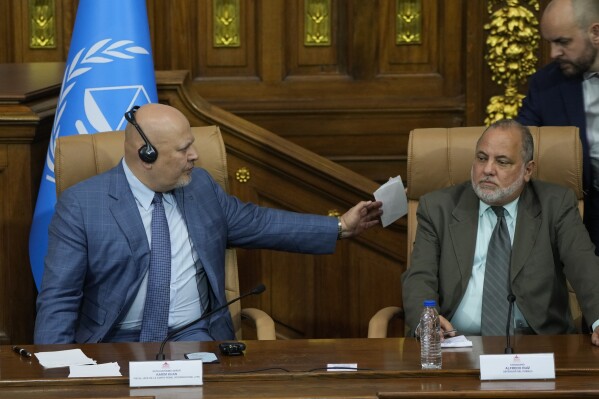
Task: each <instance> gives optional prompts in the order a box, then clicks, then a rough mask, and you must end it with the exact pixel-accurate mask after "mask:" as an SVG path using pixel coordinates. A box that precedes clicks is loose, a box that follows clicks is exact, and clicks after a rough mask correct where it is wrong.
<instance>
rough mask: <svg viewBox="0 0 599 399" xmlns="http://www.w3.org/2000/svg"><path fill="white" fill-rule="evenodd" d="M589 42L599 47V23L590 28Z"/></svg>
mask: <svg viewBox="0 0 599 399" xmlns="http://www.w3.org/2000/svg"><path fill="white" fill-rule="evenodd" d="M589 40H590V41H591V43H592V44H593V46H595V47H599V22H595V23H594V24H592V25H591V26H590V27H589Z"/></svg>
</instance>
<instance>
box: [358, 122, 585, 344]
mask: <svg viewBox="0 0 599 399" xmlns="http://www.w3.org/2000/svg"><path fill="white" fill-rule="evenodd" d="M484 129H485V127H484V126H479V127H455V128H437V129H415V130H413V131H412V132H410V139H409V143H408V176H407V185H408V191H407V196H408V215H407V217H408V237H407V238H408V246H407V247H408V253H407V267H410V262H411V259H410V258H411V254H412V248H413V246H414V240H415V237H416V227H417V223H418V221H417V219H416V209H417V208H418V201H419V199H420V197H421V196H422V195H424V194H426V193H428V192H431V191H434V190H438V189H441V188H444V187H449V186H452V185H455V184H459V183H461V182H464V181H467V180H470V169H471V167H472V161H473V159H474V151H475V147H476V141H477V140H478V138H479V137H480V135H481V134H482V132H483V131H484ZM530 130H531V133H532V136H533V138H534V144H535V153H534V159H535V160H536V168H535V171H534V174H533V178H535V179H540V180H545V181H550V182H554V183H557V184H561V185H564V186H566V187H569V188H571V189H572V190H573V191H574V193H575V194H576V196H577V198H578V204H579V209H580V212H581V214H582V211H583V191H582V147H581V144H580V140H579V137H578V128H576V127H561V126H560V127H531V128H530ZM569 288H570V310H571V312H572V317H574V321H575V322H576V324H577V326H578V327H579V330H580V328H581V327H582V312H581V310H580V308H579V306H578V301H577V300H576V295H575V294H574V291H573V290H572V288H571V287H569ZM395 317H403V310H402V309H401V308H399V307H396V306H390V307H387V308H384V309H381V310H379V311H378V312H377V313H376V314H375V315H374V316H373V317H372V318H371V319H370V323H369V326H368V337H369V338H382V337H386V336H387V329H388V324H389V321H390V320H391V319H393V318H395Z"/></svg>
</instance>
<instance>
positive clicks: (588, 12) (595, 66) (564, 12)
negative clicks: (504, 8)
mask: <svg viewBox="0 0 599 399" xmlns="http://www.w3.org/2000/svg"><path fill="white" fill-rule="evenodd" d="M541 33H542V35H543V38H544V39H545V40H547V41H549V42H550V44H551V58H552V59H553V60H554V62H553V63H551V64H550V65H547V66H546V67H544V68H543V69H541V70H539V71H538V72H537V73H535V74H534V75H533V76H532V77H531V79H530V82H529V91H528V94H527V96H526V98H525V99H524V101H523V104H522V108H521V109H520V112H519V114H518V117H517V120H518V122H520V123H522V124H523V125H528V126H577V127H578V128H579V130H580V140H581V142H582V149H583V185H584V190H585V209H584V223H585V226H586V228H587V230H588V231H589V234H590V236H591V240H592V241H593V243H594V244H595V247H596V250H595V252H596V253H597V254H598V255H599V76H597V72H599V56H598V55H597V54H598V49H599V1H597V0H575V1H574V0H553V1H551V2H550V3H549V4H548V5H547V7H546V9H545V11H544V13H543V16H542V19H541Z"/></svg>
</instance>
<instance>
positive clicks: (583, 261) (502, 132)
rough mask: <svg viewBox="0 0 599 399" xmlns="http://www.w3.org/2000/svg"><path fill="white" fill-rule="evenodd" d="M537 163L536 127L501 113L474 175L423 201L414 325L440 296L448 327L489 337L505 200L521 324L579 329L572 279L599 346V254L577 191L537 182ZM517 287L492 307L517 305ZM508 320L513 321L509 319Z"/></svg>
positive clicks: (411, 305) (480, 148)
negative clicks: (490, 294)
mask: <svg viewBox="0 0 599 399" xmlns="http://www.w3.org/2000/svg"><path fill="white" fill-rule="evenodd" d="M534 166H535V164H534V161H533V140H532V136H531V134H530V132H529V130H528V128H526V127H524V126H522V125H520V124H519V123H518V122H515V121H511V120H506V121H500V122H497V123H495V124H493V125H491V126H490V127H489V128H488V129H487V130H486V131H485V132H484V133H483V134H482V136H481V137H480V139H479V140H478V143H477V145H476V153H475V156H474V162H473V164H472V172H471V176H472V178H471V181H470V182H465V183H462V184H459V185H456V186H452V187H448V188H446V189H442V190H439V191H436V192H432V193H429V194H427V195H425V196H423V197H422V198H421V199H420V203H419V206H418V211H417V217H418V229H417V232H416V240H415V244H414V251H413V253H412V264H411V267H410V268H409V269H408V270H407V271H406V272H405V273H404V275H403V276H402V286H403V304H404V309H405V314H406V322H407V324H408V325H409V326H410V327H411V328H412V329H414V328H415V327H416V326H417V324H418V320H419V316H420V312H421V310H422V303H423V301H424V300H425V299H436V300H437V302H438V304H439V314H440V315H441V326H442V329H444V330H446V331H449V330H453V329H454V328H455V329H457V330H458V331H459V332H460V333H462V334H466V335H481V331H483V330H482V328H483V324H484V323H482V320H484V319H485V317H486V316H487V314H486V313H485V312H483V309H484V306H483V302H484V298H483V297H484V296H485V295H486V293H483V292H484V288H483V287H484V286H485V269H486V268H489V264H487V261H488V259H493V260H495V259H496V258H498V257H499V256H498V255H496V253H494V255H493V256H489V257H487V250H488V249H489V242H490V241H491V235H492V234H493V231H494V229H495V225H496V224H497V223H498V222H497V221H498V220H499V217H498V216H497V217H496V215H495V213H494V211H495V210H494V209H491V206H493V207H499V208H503V211H502V212H504V217H502V218H504V220H505V225H506V226H507V230H508V231H509V237H507V240H508V245H509V241H511V246H512V247H511V258H510V257H509V255H508V257H506V262H505V263H506V264H507V265H506V270H507V271H506V277H507V278H506V280H507V281H505V284H504V288H503V289H504V290H505V293H507V294H508V295H511V298H510V299H514V300H515V312H514V313H515V317H514V324H512V325H511V328H516V329H520V330H522V331H526V332H529V333H536V334H566V333H573V332H575V331H576V329H575V327H574V324H573V320H572V316H571V314H570V310H569V305H568V290H567V285H566V278H567V279H568V280H569V281H570V282H571V284H572V286H573V287H574V290H575V291H576V294H577V297H578V299H579V302H580V304H581V307H582V310H583V313H584V315H585V317H586V319H587V320H589V321H590V322H592V323H593V324H592V330H593V331H594V332H593V334H592V342H593V344H595V345H599V284H598V283H597V282H599V258H597V257H596V256H595V254H594V246H593V244H592V243H591V241H590V239H589V235H588V232H587V231H586V229H585V227H584V225H583V224H582V221H581V218H580V215H579V212H578V207H577V200H576V197H575V196H574V193H573V192H572V191H571V190H569V189H567V188H564V187H561V186H558V185H554V184H550V183H546V182H542V181H538V180H532V179H531V176H532V172H533V169H534ZM502 222H503V221H502ZM489 251H491V249H489ZM510 259H511V260H510ZM508 295H505V296H502V297H501V298H502V299H501V300H499V301H496V303H495V304H492V305H497V304H499V305H501V306H504V305H507V303H508ZM503 298H505V299H503ZM488 313H489V314H492V313H495V311H492V312H488ZM503 320H505V322H504V324H503V325H504V326H505V325H506V324H507V322H508V321H507V317H506V318H505V319H503ZM503 331H505V329H504V330H503ZM493 335H499V334H493Z"/></svg>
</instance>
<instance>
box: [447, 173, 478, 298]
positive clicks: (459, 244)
mask: <svg viewBox="0 0 599 399" xmlns="http://www.w3.org/2000/svg"><path fill="white" fill-rule="evenodd" d="M478 207H479V202H478V197H477V196H476V195H475V194H474V191H473V190H472V187H471V186H470V185H469V186H468V187H467V188H466V189H465V190H464V192H463V193H462V195H461V197H460V198H459V200H458V204H457V206H456V207H455V209H454V210H453V212H452V216H453V220H452V222H451V223H450V225H449V232H450V235H451V242H452V243H453V248H454V252H455V256H456V259H457V261H458V268H459V270H460V275H461V285H462V292H464V291H465V290H466V287H467V286H468V281H470V276H471V275H472V263H473V260H474V249H475V247H476V234H477V231H478Z"/></svg>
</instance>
